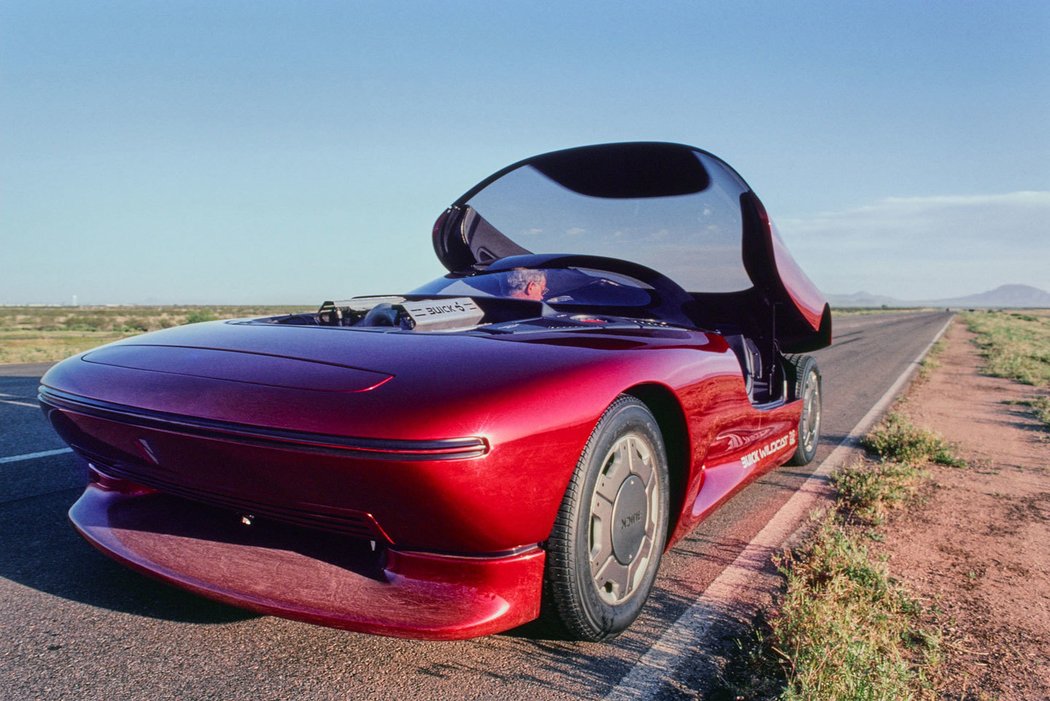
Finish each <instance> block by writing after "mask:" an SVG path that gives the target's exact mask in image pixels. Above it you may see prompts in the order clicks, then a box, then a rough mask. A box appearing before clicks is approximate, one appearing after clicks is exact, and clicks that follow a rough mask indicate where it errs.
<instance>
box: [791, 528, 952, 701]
mask: <svg viewBox="0 0 1050 701" xmlns="http://www.w3.org/2000/svg"><path fill="white" fill-rule="evenodd" d="M780 568H781V571H782V573H783V574H784V577H785V579H786V581H787V591H786V592H785V595H784V599H783V601H782V602H781V605H780V607H779V609H778V610H777V611H776V612H775V614H774V615H773V616H772V617H771V621H770V625H771V628H772V630H773V635H772V644H773V646H774V649H775V650H777V651H779V653H780V654H781V655H782V656H783V657H784V658H785V662H786V675H785V676H786V689H785V690H784V692H783V694H782V696H781V698H783V699H800V700H801V699H806V700H815V699H909V698H918V697H922V696H926V695H932V690H931V685H930V683H929V680H928V679H927V678H926V676H925V675H924V673H923V670H925V669H929V668H931V667H934V666H936V663H937V661H938V657H939V645H938V643H939V636H938V635H937V634H936V633H935V632H932V631H928V630H926V629H925V628H924V626H923V623H922V620H921V607H920V606H919V605H918V604H917V603H916V602H915V601H914V600H913V599H911V598H910V597H909V596H908V595H907V594H906V593H905V592H904V591H903V590H902V589H901V587H900V586H898V585H897V584H896V582H895V581H894V580H892V579H891V578H890V576H889V573H888V571H887V568H886V565H885V563H884V562H882V561H881V560H878V559H876V558H873V557H872V556H871V554H870V553H869V552H868V550H867V548H866V547H865V546H864V545H863V544H861V541H860V539H859V538H857V537H856V535H855V534H853V533H852V532H850V531H849V530H848V529H847V528H846V527H844V526H843V524H842V523H841V522H839V521H837V520H835V519H829V520H828V521H827V522H825V523H824V525H823V526H822V527H821V529H820V531H818V533H817V535H816V536H815V538H814V539H813V540H812V542H811V543H810V545H809V546H808V547H806V548H804V549H801V550H798V551H795V552H792V553H789V554H787V555H786V556H785V557H784V558H783V559H782V560H781V562H780Z"/></svg>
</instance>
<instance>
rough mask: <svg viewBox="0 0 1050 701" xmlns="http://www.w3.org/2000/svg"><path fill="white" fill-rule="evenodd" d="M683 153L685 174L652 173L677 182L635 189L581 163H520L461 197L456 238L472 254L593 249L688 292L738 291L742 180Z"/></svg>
mask: <svg viewBox="0 0 1050 701" xmlns="http://www.w3.org/2000/svg"><path fill="white" fill-rule="evenodd" d="M685 157H686V158H689V159H694V158H695V162H693V161H689V162H687V163H686V165H685V168H682V169H681V170H682V173H683V176H688V178H691V179H689V180H688V181H686V178H685V177H679V176H678V174H677V173H675V174H673V175H668V174H667V173H659V174H656V176H655V177H656V179H657V180H660V179H662V180H663V181H666V182H671V181H672V179H673V182H671V185H678V184H681V185H682V187H678V188H677V189H672V188H671V187H670V186H668V185H664V184H661V185H660V188H662V189H656V190H654V191H653V192H646V193H644V195H645V196H641V197H635V196H630V195H634V194H637V193H636V192H634V191H629V190H624V191H622V192H618V191H615V190H612V189H610V188H611V187H612V186H610V185H609V184H608V183H607V182H603V181H601V178H602V177H603V176H601V175H597V176H595V178H594V179H588V178H589V175H588V172H587V171H581V170H575V171H572V172H562V171H554V170H553V169H552V168H550V167H549V164H548V165H547V166H546V167H545V164H543V163H536V164H532V163H530V164H526V165H523V166H521V167H519V168H516V169H514V170H512V171H510V172H508V173H506V174H505V175H503V176H502V177H500V178H498V179H496V180H495V181H493V182H492V183H490V184H489V185H487V186H486V187H485V188H484V189H482V190H481V191H480V192H478V193H476V194H475V195H474V196H472V197H471V198H470V199H469V200H467V201H466V203H465V205H466V207H467V208H468V209H467V218H466V220H465V222H466V223H465V228H464V233H463V236H464V239H465V241H466V243H467V244H468V245H469V246H470V247H471V249H472V250H473V251H474V253H475V256H476V259H477V260H482V261H483V260H485V259H486V258H488V259H493V258H500V257H505V256H507V255H514V254H522V253H568V254H574V253H579V254H588V255H598V256H606V257H610V258H618V259H621V260H629V261H632V262H635V263H641V264H642V265H645V266H647V267H650V268H653V269H654V270H658V271H660V272H661V273H663V274H664V275H666V276H668V277H669V278H671V279H672V280H674V281H675V282H677V283H678V284H679V285H681V286H682V287H683V288H685V289H687V290H690V291H694V292H735V291H739V290H744V289H747V288H749V287H751V279H750V278H749V277H748V274H747V271H746V270H745V269H744V264H743V255H742V251H741V245H742V244H741V241H742V226H743V224H742V217H741V211H740V195H741V194H742V193H743V192H745V191H746V190H747V187H746V185H744V183H743V182H742V181H741V180H740V179H739V178H738V177H737V176H736V175H735V174H734V173H732V172H730V171H728V170H727V169H726V168H725V167H724V166H723V165H722V164H721V163H720V162H719V161H717V160H716V159H714V158H712V157H710V156H707V155H706V154H703V153H700V152H697V151H688V152H687V154H686V155H685ZM679 165H680V164H679ZM645 175H646V176H648V174H645ZM639 179H640V178H639ZM613 185H616V183H614V184H613ZM665 192H672V193H673V194H664V193H665ZM584 193H597V194H584ZM471 210H473V211H471ZM475 215H476V216H475ZM471 217H473V219H474V220H473V221H472V219H471ZM508 239H509V240H508ZM489 251H491V252H489Z"/></svg>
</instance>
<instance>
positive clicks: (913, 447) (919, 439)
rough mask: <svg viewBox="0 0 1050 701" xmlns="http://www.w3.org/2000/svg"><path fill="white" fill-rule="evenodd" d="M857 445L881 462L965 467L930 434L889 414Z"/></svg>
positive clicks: (893, 413)
mask: <svg viewBox="0 0 1050 701" xmlns="http://www.w3.org/2000/svg"><path fill="white" fill-rule="evenodd" d="M861 444H862V445H863V446H864V447H865V448H867V449H868V450H871V451H872V452H874V453H875V454H876V455H878V456H879V457H880V458H882V459H883V460H888V461H891V462H899V463H910V464H921V463H923V462H926V461H930V462H935V463H937V464H939V465H948V466H950V467H965V466H966V461H965V460H962V459H961V458H959V457H957V456H956V455H955V454H954V453H953V452H952V449H951V447H950V446H949V445H948V444H947V443H946V442H945V441H944V439H943V438H941V437H940V436H938V435H937V434H936V433H934V432H933V431H929V430H927V429H924V428H919V427H918V426H915V425H913V424H912V423H911V422H910V421H909V420H908V419H907V417H905V416H904V415H903V414H899V413H897V412H891V413H890V414H888V415H887V416H886V418H884V419H883V420H882V422H880V423H879V425H878V426H876V427H875V428H874V429H873V430H872V431H871V432H870V433H868V435H867V436H865V437H864V438H863V439H862V440H861Z"/></svg>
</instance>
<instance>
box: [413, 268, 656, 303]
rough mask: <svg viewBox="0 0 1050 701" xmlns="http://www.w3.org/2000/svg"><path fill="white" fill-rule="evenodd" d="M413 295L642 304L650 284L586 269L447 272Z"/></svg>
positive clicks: (648, 296)
mask: <svg viewBox="0 0 1050 701" xmlns="http://www.w3.org/2000/svg"><path fill="white" fill-rule="evenodd" d="M409 294H413V295H447V296H462V297H509V298H513V299H531V300H536V301H543V302H547V303H548V304H553V305H555V306H556V305H558V304H585V305H594V306H608V307H644V306H646V305H648V304H649V303H650V302H651V301H652V299H653V295H652V287H650V286H649V285H647V284H645V283H644V282H641V281H640V280H635V279H634V278H632V277H629V276H627V275H620V274H617V273H611V272H607V271H603V270H591V269H588V268H558V269H544V268H512V269H510V270H500V271H488V272H481V273H477V274H475V275H467V276H458V275H449V276H446V277H443V278H439V279H437V280H434V281H433V282H430V283H427V284H426V285H423V286H422V287H419V288H417V289H415V290H412V292H410V293H409Z"/></svg>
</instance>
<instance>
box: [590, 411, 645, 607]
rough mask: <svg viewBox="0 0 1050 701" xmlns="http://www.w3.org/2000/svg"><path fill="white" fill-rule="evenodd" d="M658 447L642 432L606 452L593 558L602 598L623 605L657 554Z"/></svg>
mask: <svg viewBox="0 0 1050 701" xmlns="http://www.w3.org/2000/svg"><path fill="white" fill-rule="evenodd" d="M654 460H655V456H654V448H653V445H652V443H651V442H650V441H649V439H648V438H647V437H645V436H643V435H641V434H638V433H633V432H632V433H628V434H626V435H623V436H621V437H620V438H619V439H618V440H617V441H616V443H614V444H613V446H612V447H611V448H610V449H609V452H608V453H606V455H605V459H604V460H603V461H602V470H601V473H600V474H599V475H598V480H597V483H596V484H595V487H594V494H593V496H592V498H591V514H590V524H589V525H590V533H589V542H588V545H589V555H590V566H591V576H592V578H593V580H594V585H595V588H596V589H597V591H598V595H599V596H600V597H601V599H602V600H603V601H605V602H606V603H608V604H621V603H623V602H624V601H626V600H628V599H629V598H631V596H633V595H634V593H635V592H637V591H638V590H639V585H640V584H641V583H642V582H643V581H644V579H645V577H646V574H647V573H648V571H649V569H650V563H651V562H652V561H653V558H654V556H655V555H657V553H656V552H655V550H656V542H657V529H658V524H659V522H660V489H661V487H662V485H661V484H660V479H659V473H658V471H657V470H656V467H655V464H654Z"/></svg>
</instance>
